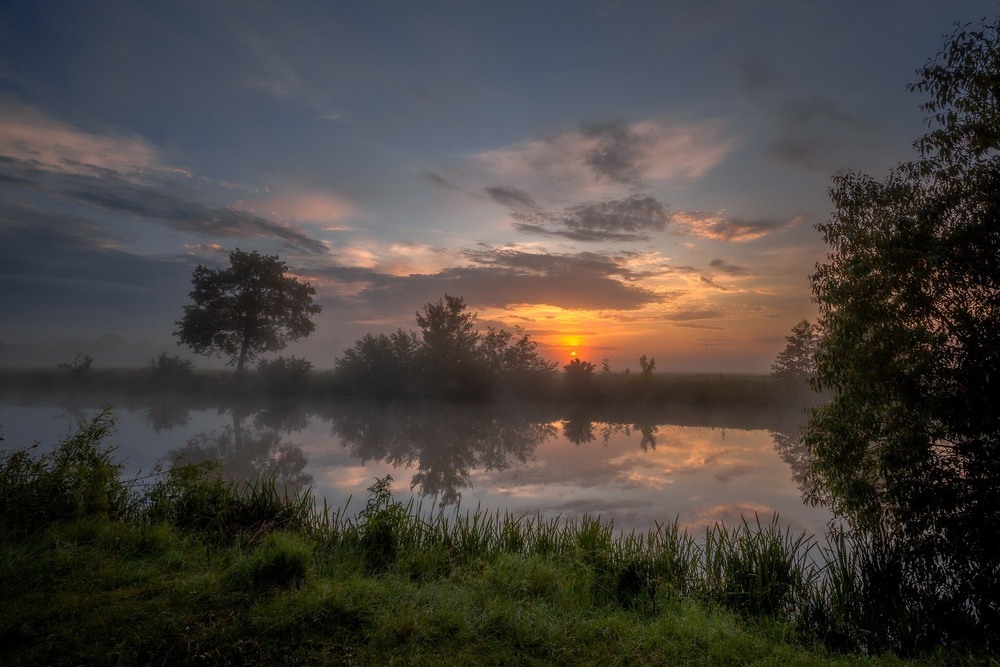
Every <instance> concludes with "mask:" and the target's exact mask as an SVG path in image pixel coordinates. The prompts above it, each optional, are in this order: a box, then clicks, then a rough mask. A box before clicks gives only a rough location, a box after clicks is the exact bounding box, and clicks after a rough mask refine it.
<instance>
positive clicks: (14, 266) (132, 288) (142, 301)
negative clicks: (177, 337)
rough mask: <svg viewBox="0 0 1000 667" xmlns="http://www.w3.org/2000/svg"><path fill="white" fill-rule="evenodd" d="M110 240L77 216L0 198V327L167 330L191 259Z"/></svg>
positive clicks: (177, 307) (187, 281)
mask: <svg viewBox="0 0 1000 667" xmlns="http://www.w3.org/2000/svg"><path fill="white" fill-rule="evenodd" d="M117 241H118V239H116V238H115V237H113V236H111V235H108V234H106V233H105V232H104V230H103V229H102V228H101V227H100V226H99V225H96V224H94V223H93V222H91V221H89V220H86V219H83V218H79V217H76V216H71V215H65V214H62V213H59V214H56V213H50V212H48V211H44V210H39V209H36V208H33V207H30V206H20V205H13V204H3V205H0V293H2V294H3V295H4V315H3V322H2V323H0V331H4V330H10V331H16V330H33V331H42V332H44V331H49V332H50V333H51V334H52V335H53V336H55V335H69V334H73V335H86V334H89V333H94V332H104V331H108V330H116V331H120V332H126V331H128V330H130V329H132V330H133V331H135V329H133V327H136V326H140V327H144V328H145V327H146V326H148V325H149V323H154V325H153V326H152V327H149V328H148V329H145V330H144V333H145V332H149V333H152V334H156V335H162V336H163V337H164V338H166V337H169V336H170V333H171V332H172V331H173V321H174V320H175V319H177V318H178V317H180V315H181V306H182V303H183V301H184V299H185V298H186V296H187V292H188V290H189V288H190V278H191V271H192V269H193V268H194V266H193V259H191V258H186V257H147V256H142V255H138V254H134V253H129V252H126V251H124V250H121V249H120V248H119V247H118V243H117ZM66 322H73V330H72V331H68V330H66Z"/></svg>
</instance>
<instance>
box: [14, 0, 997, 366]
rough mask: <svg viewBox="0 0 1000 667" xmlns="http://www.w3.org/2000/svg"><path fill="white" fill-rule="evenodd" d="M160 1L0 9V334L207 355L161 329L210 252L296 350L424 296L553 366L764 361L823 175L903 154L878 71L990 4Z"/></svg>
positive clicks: (893, 73)
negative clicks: (250, 285)
mask: <svg viewBox="0 0 1000 667" xmlns="http://www.w3.org/2000/svg"><path fill="white" fill-rule="evenodd" d="M183 8H184V10H183V11H177V7H176V6H170V7H158V6H145V5H140V4H135V3H129V2H118V1H106V2H99V3H87V4H85V5H81V6H75V7H72V6H71V7H67V6H62V5H56V4H55V3H52V2H37V3H28V4H25V5H19V6H7V7H4V8H0V34H2V35H3V39H0V194H2V197H0V302H2V304H3V307H2V310H3V312H4V317H3V318H2V321H0V343H2V344H3V345H7V346H21V347H22V348H23V347H24V346H31V345H38V344H39V343H40V342H44V341H46V340H49V341H60V340H66V339H70V340H71V341H72V340H74V339H75V340H78V341H79V342H80V345H83V344H84V343H86V342H87V341H94V340H96V339H98V338H99V337H101V336H104V335H116V336H119V337H120V338H121V339H122V340H124V341H125V342H126V343H127V344H128V345H130V346H138V344H139V343H140V342H142V341H145V340H149V341H152V342H153V343H154V344H155V347H157V348H159V349H158V351H157V352H156V353H158V352H159V351H166V352H167V353H168V354H171V355H174V354H178V355H181V356H184V357H189V358H192V359H195V360H196V361H195V363H196V364H197V365H198V366H213V365H216V364H218V363H219V362H216V361H215V360H210V359H208V358H206V357H199V356H197V355H190V354H189V353H188V351H187V350H186V348H182V347H178V346H177V345H176V339H175V338H173V337H172V336H171V333H172V332H173V331H174V329H175V322H176V321H177V320H179V319H180V317H181V315H182V309H183V306H184V304H186V303H187V300H188V292H189V291H190V289H191V274H192V271H193V269H194V267H195V266H196V265H198V264H203V265H206V266H211V267H218V266H222V265H224V264H225V263H226V261H227V256H228V253H229V252H230V251H232V250H234V249H237V248H240V249H243V250H247V251H249V250H258V251H260V252H262V253H265V254H277V255H279V256H280V257H281V259H282V260H283V261H285V262H286V263H287V264H288V265H289V268H290V273H291V274H292V275H294V276H296V277H297V278H299V279H301V280H305V281H308V282H309V283H311V284H312V285H313V286H314V287H315V288H316V290H317V294H316V302H317V303H318V304H319V305H320V306H321V307H322V308H323V311H322V312H321V313H320V314H319V315H318V316H317V317H315V318H314V321H315V323H316V330H315V332H314V333H313V334H312V335H311V336H310V337H308V338H306V339H304V340H302V341H299V342H297V343H294V344H292V345H290V346H289V347H288V348H286V349H285V350H283V351H282V352H280V353H278V354H281V355H285V356H287V355H296V356H300V357H304V358H306V359H309V360H310V361H311V362H312V363H313V364H314V365H315V366H316V367H317V368H327V367H332V366H333V361H334V359H335V358H337V357H339V356H341V354H342V353H343V351H344V350H345V349H346V348H349V347H350V346H351V345H352V344H353V343H354V341H356V340H358V339H359V338H360V337H361V336H363V335H364V334H366V333H375V334H377V333H388V332H392V331H395V330H396V329H399V328H402V329H404V330H414V329H415V328H416V326H415V322H414V315H415V313H416V312H417V311H418V310H420V309H421V308H422V307H423V306H424V305H425V304H426V303H429V302H435V301H437V299H439V298H441V297H443V295H444V294H446V293H447V294H451V295H453V296H461V297H463V298H464V299H465V302H466V304H467V306H468V309H469V311H472V312H476V313H478V323H479V325H480V326H482V327H486V326H494V327H499V328H503V329H506V330H513V329H514V327H515V326H520V327H522V328H523V329H524V331H525V332H526V333H527V334H529V335H530V336H531V338H532V340H534V341H536V342H537V343H538V344H539V348H538V349H539V352H540V353H541V354H542V355H543V356H544V357H546V358H547V359H550V360H552V361H555V362H557V363H558V364H559V365H560V367H561V366H563V365H565V364H566V363H568V362H569V361H570V360H571V359H574V358H579V359H583V360H585V361H589V362H591V363H594V364H595V365H597V366H598V367H600V365H601V363H602V362H603V361H604V360H605V359H606V360H608V362H609V364H610V365H611V367H612V368H613V369H615V370H623V369H625V368H631V369H633V370H635V369H636V367H637V364H638V359H639V357H640V356H641V355H644V354H645V355H648V356H650V357H653V358H654V359H655V360H656V370H657V371H658V372H671V371H676V372H760V373H764V372H767V371H768V370H769V369H770V365H771V364H772V363H773V361H774V358H775V356H776V355H777V354H778V353H779V352H780V351H781V349H782V348H783V347H784V345H785V339H786V336H788V335H789V333H790V331H791V328H792V326H794V325H795V324H796V323H797V322H799V321H801V320H803V319H808V320H810V321H815V318H816V307H815V305H814V304H813V302H812V299H811V293H810V289H809V282H808V276H809V274H810V273H811V272H812V271H813V270H814V267H815V265H816V263H817V262H820V261H822V260H823V257H824V254H825V247H824V245H823V243H822V239H821V238H820V236H819V233H818V232H817V231H816V230H815V228H814V226H815V225H816V224H817V223H820V222H822V221H824V220H825V219H826V218H827V217H828V215H829V212H830V210H831V209H832V205H831V203H830V202H829V199H828V195H827V190H828V188H829V187H830V185H831V183H832V181H831V179H832V177H833V175H834V174H836V173H838V172H840V171H844V170H855V171H861V172H864V173H868V174H871V175H873V176H876V177H881V176H883V175H884V174H885V173H886V172H887V171H888V170H889V169H891V168H892V167H893V166H894V165H896V164H898V163H899V162H901V161H905V160H908V159H910V158H912V157H913V156H914V153H913V149H912V142H913V141H914V140H915V139H916V138H917V137H919V136H920V135H921V134H923V133H924V132H925V130H926V126H925V117H924V116H925V114H924V113H923V112H922V111H921V110H920V104H921V103H922V102H923V101H924V100H923V99H921V97H920V96H919V95H917V94H914V93H910V92H908V91H907V85H908V84H910V83H913V82H914V81H915V80H916V79H917V74H916V71H917V70H918V68H920V67H921V66H923V65H924V64H925V63H926V62H927V61H928V60H929V59H931V58H932V57H933V56H934V55H935V53H937V51H938V50H939V48H940V45H941V42H942V36H944V35H947V34H949V33H950V32H951V31H952V29H953V27H954V25H955V24H956V23H967V22H973V21H976V20H979V19H980V18H983V17H985V16H989V15H991V14H995V13H996V6H995V3H992V2H989V3H988V2H985V1H978V0H977V1H975V2H968V3H963V5H962V7H961V8H958V7H951V6H946V5H944V4H942V3H938V2H931V1H930V0H919V1H918V2H910V1H907V2H903V0H893V1H892V2H885V3H879V4H877V5H872V4H871V3H865V4H861V3H860V2H856V1H853V0H852V1H850V2H843V3H836V4H835V5H825V4H822V5H812V4H808V3H806V4H804V3H799V2H793V1H791V0H748V1H741V0H715V1H713V2H708V3H703V4H701V5H698V6H681V5H676V6H674V5H669V6H663V5H659V4H656V3H647V2H638V1H637V2H622V3H607V2H593V3H581V4H577V3H572V4H562V3H553V4H546V5H544V6H541V7H539V6H537V5H534V4H527V3H523V4H522V3H515V4H513V5H509V4H508V5H504V6H502V7H501V6H477V7H475V8H472V7H468V8H466V7H462V8H455V7H453V6H451V5H446V4H444V3H438V2H431V3H421V4H420V5H419V6H417V5H413V4H411V3H379V4H378V5H363V6H340V5H338V6H332V5H329V4H327V3H319V2H307V3H302V4H298V5H296V6H294V7H267V6H254V5H247V4H245V3H231V2H222V3H213V4H212V5H211V6H200V5H198V4H196V3H191V4H187V5H183ZM79 351H80V352H82V353H84V354H91V352H88V351H87V350H85V349H80V350H79ZM268 356H273V355H268ZM67 361H68V360H67ZM0 363H3V362H2V360H0ZM94 363H95V366H102V365H104V366H107V365H112V362H111V360H103V359H100V358H98V357H97V356H96V355H95V360H94Z"/></svg>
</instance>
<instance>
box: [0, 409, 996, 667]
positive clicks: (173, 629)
mask: <svg viewBox="0 0 1000 667" xmlns="http://www.w3.org/2000/svg"><path fill="white" fill-rule="evenodd" d="M111 426H113V418H112V417H111V415H110V413H102V414H101V415H99V416H98V417H97V418H95V420H94V422H93V423H92V424H91V426H90V428H84V429H83V430H82V431H81V432H80V433H79V434H77V435H76V436H72V437H70V438H67V440H66V441H64V442H63V443H62V444H61V445H60V447H59V448H57V450H56V451H55V452H53V453H52V454H51V455H46V456H32V455H31V454H30V452H27V451H25V450H18V451H15V452H8V453H5V454H3V455H0V491H2V493H3V495H0V498H2V501H3V505H2V507H0V510H2V511H0V517H2V521H0V663H2V664H29V665H32V664H38V665H42V664H44V665H52V664H81V663H83V664H90V663H99V664H334V665H337V664H343V665H352V664H358V665H375V664H379V665H381V664H394V663H395V664H417V665H420V664H427V665H431V664H433V665H439V664H608V665H622V664H682V665H725V664H734V665H735V664H739V665H744V664H788V665H825V664H830V665H837V664H851V665H857V664H871V665H882V664H886V665H897V664H899V665H902V664H907V665H920V664H941V662H942V661H944V662H960V661H963V660H964V661H967V662H970V663H971V662H975V661H976V660H977V656H962V655H958V654H956V653H953V652H952V653H947V652H944V650H941V651H940V652H938V653H936V654H934V655H925V656H917V657H910V658H908V659H904V658H901V657H898V656H894V655H892V654H877V655H874V654H873V655H863V654H857V653H855V654H849V653H836V652H831V651H830V650H829V648H824V647H822V646H820V645H819V644H818V643H817V638H819V637H821V636H822V637H826V635H822V633H819V634H817V633H815V632H810V628H809V627H807V626H805V625H803V619H806V618H807V616H806V615H805V614H804V613H803V611H804V610H813V611H815V609H816V608H817V605H819V604H820V602H822V601H823V600H826V599H828V598H829V599H832V596H831V595H830V594H829V586H830V585H831V584H830V582H831V581H833V582H836V581H840V579H838V578H837V577H835V576H833V577H831V576H829V575H827V574H825V571H824V570H822V569H820V568H819V566H817V565H816V564H815V559H814V558H812V557H811V556H812V555H813V550H814V549H815V545H814V544H813V543H812V541H810V540H806V539H804V538H803V537H800V536H795V535H792V534H789V533H788V532H782V531H781V530H779V528H778V526H777V523H776V522H775V521H772V522H770V523H766V522H765V523H761V522H759V521H756V522H753V523H751V522H749V521H746V522H744V523H742V524H741V525H738V526H735V527H731V528H727V527H724V526H718V527H716V528H714V529H712V530H710V531H708V533H706V535H705V536H704V538H698V539H696V538H694V537H691V536H689V535H688V534H687V533H685V532H683V531H679V530H678V528H677V525H676V524H663V525H656V526H654V527H653V528H651V529H650V530H649V531H647V532H644V533H638V532H634V533H630V534H624V535H623V534H620V533H617V532H616V531H615V530H614V528H613V526H612V524H611V523H609V522H606V521H601V520H598V519H584V520H582V521H579V522H563V521H559V520H545V519H541V518H538V517H528V516H514V515H510V514H501V513H483V512H478V511H476V512H465V513H459V512H458V511H457V510H455V511H453V512H452V513H450V514H438V515H435V516H427V515H426V514H425V513H424V512H422V511H421V508H420V507H419V506H414V505H413V503H412V501H411V502H410V503H408V504H401V503H399V502H397V501H395V500H393V497H392V495H391V487H390V484H391V478H389V477H386V478H384V479H379V480H375V482H374V483H373V484H372V486H371V487H370V488H369V497H368V500H367V503H366V504H365V506H364V508H363V509H362V510H361V511H360V512H359V513H358V514H357V515H352V514H349V513H348V512H346V511H345V510H338V511H330V510H329V508H324V509H323V510H322V511H319V512H316V511H315V510H314V508H313V502H312V499H311V498H310V497H309V496H308V495H305V496H299V497H296V498H286V497H284V496H282V495H281V494H280V493H279V491H278V490H277V489H276V488H275V486H274V485H273V484H269V483H267V482H260V483H256V484H244V485H234V484H230V483H228V482H225V481H223V480H222V479H221V478H220V477H219V476H218V474H217V470H214V469H213V468H212V467H211V466H199V467H190V468H179V469H175V470H171V471H169V472H167V473H164V474H162V475H161V476H159V477H155V478H152V479H147V480H144V481H142V483H130V482H128V481H123V480H120V479H118V478H117V477H115V476H113V475H108V474H105V473H107V472H108V470H109V466H110V468H111V469H113V468H114V463H113V460H112V454H113V451H112V450H110V449H109V448H105V447H103V446H102V445H101V437H102V435H103V433H104V432H106V430H107V429H108V428H110V427H111ZM67 462H69V464H72V465H69V464H68V463H67ZM90 469H93V470H92V471H91V472H88V470H90ZM81 480H82V481H81ZM35 486H40V488H44V489H47V490H52V489H56V490H63V491H65V493H63V492H62V491H60V492H58V493H53V494H52V495H51V499H52V500H51V503H50V502H49V501H48V500H47V498H48V496H46V495H44V494H40V493H38V489H35V488H34V487H35ZM67 494H68V495H69V496H70V497H72V498H78V499H83V500H81V501H80V502H65V496H66V495H67ZM21 495H23V496H24V497H25V498H29V497H30V498H31V499H32V502H34V503H38V504H39V505H40V506H39V507H36V508H35V510H34V514H32V515H31V520H30V521H25V520H23V518H22V514H21V513H20V510H21V509H23V508H24V504H23V503H21V501H20V500H19V498H20V497H21ZM94 498H96V499H97V501H96V502H90V500H89V499H94ZM108 498H110V499H112V500H113V502H111V501H109V502H104V501H102V500H101V499H108ZM84 500H85V502H84ZM18 503H21V504H18ZM838 553H839V552H838ZM834 560H836V559H834ZM836 562H838V563H839V565H838V567H840V568H841V569H842V570H845V571H846V570H849V569H850V567H851V563H852V562H854V561H851V560H850V559H849V558H846V557H844V558H840V560H837V561H836ZM834 585H839V584H834ZM859 590H860V589H859ZM824 591H825V592H824ZM848 597H849V596H848ZM823 608H824V609H826V607H823ZM844 609H846V608H840V611H839V612H838V613H840V612H844ZM813 616H814V617H815V618H819V617H820V616H821V615H820V614H814V615H813ZM823 618H825V619H827V620H829V619H831V618H833V619H835V621H836V623H837V624H838V625H837V627H838V628H841V627H851V626H850V622H851V616H850V614H849V613H846V612H844V613H841V615H840V616H835V615H834V614H833V613H832V612H830V613H828V614H827V616H823ZM981 661H982V662H987V661H988V659H987V658H981Z"/></svg>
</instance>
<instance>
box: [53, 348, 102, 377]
mask: <svg viewBox="0 0 1000 667" xmlns="http://www.w3.org/2000/svg"><path fill="white" fill-rule="evenodd" d="M93 363H94V358H93V357H92V356H90V355H89V354H83V353H82V352H77V353H76V356H75V357H73V361H68V362H64V363H61V364H56V366H57V367H58V368H61V369H62V370H64V371H67V372H68V373H69V374H70V375H72V376H74V377H82V376H84V375H86V374H87V372H88V371H90V367H91V365H92V364H93Z"/></svg>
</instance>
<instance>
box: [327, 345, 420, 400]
mask: <svg viewBox="0 0 1000 667" xmlns="http://www.w3.org/2000/svg"><path fill="white" fill-rule="evenodd" d="M419 349H420V338H419V337H418V336H417V334H415V333H414V332H412V331H403V330H402V329H399V330H397V331H396V332H395V333H391V334H377V335H373V334H365V335H364V336H363V337H362V338H361V339H360V340H358V341H356V342H355V343H354V346H353V347H349V348H347V349H346V350H344V354H343V356H342V357H340V358H339V359H337V361H336V365H335V368H336V370H337V376H338V378H339V380H340V382H341V383H342V384H343V386H344V387H345V388H350V389H351V390H352V391H354V392H356V393H360V394H363V395H370V396H382V397H388V396H393V395H397V394H401V393H403V394H405V393H407V390H408V389H409V388H410V387H412V385H413V384H414V380H415V375H416V373H415V365H416V358H417V352H418V350H419Z"/></svg>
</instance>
